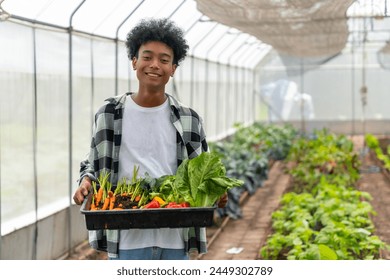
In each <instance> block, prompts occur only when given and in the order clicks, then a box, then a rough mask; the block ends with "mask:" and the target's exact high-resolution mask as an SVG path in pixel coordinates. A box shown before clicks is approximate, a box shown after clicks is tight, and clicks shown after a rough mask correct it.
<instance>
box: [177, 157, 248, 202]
mask: <svg viewBox="0 0 390 280" xmlns="http://www.w3.org/2000/svg"><path fill="white" fill-rule="evenodd" d="M243 184H244V182H243V181H241V180H238V179H235V178H229V177H227V176H226V169H225V166H224V165H223V163H222V161H221V159H220V157H219V155H218V154H217V153H214V152H210V153H209V152H204V153H202V154H200V155H199V156H198V157H196V158H193V159H185V160H184V161H183V162H182V163H181V164H180V166H179V167H178V169H177V171H176V178H175V181H174V184H173V188H174V189H175V192H177V194H178V195H180V196H181V197H183V198H184V200H185V201H187V202H189V203H190V205H191V206H192V207H210V206H213V205H214V204H215V203H216V202H217V200H218V199H219V198H220V197H221V196H222V195H223V194H224V193H226V192H227V191H228V190H229V189H231V188H234V187H240V186H242V185H243Z"/></svg>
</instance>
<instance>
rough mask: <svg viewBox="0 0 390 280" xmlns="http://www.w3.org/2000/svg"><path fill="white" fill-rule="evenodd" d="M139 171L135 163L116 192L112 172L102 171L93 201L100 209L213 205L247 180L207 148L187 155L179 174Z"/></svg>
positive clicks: (179, 168)
mask: <svg viewBox="0 0 390 280" xmlns="http://www.w3.org/2000/svg"><path fill="white" fill-rule="evenodd" d="M138 172H139V167H137V166H134V170H133V177H132V179H131V180H130V181H129V180H127V178H122V179H121V180H120V181H119V182H118V185H117V186H116V188H115V190H114V192H113V191H112V190H111V184H110V182H109V181H108V178H109V174H105V173H102V174H101V176H99V179H98V183H99V189H98V191H96V189H97V187H96V183H95V182H93V189H94V196H93V198H92V199H93V200H92V203H91V204H93V205H95V206H96V210H99V209H101V210H115V209H137V208H142V209H149V208H183V207H211V206H214V205H215V203H216V202H217V200H218V199H219V198H220V197H221V196H222V195H223V194H225V193H226V192H227V191H228V190H229V189H231V188H234V187H239V186H242V185H243V184H244V182H243V181H241V180H238V179H234V178H229V177H227V176H226V170H225V166H224V165H223V164H222V161H221V159H220V157H219V155H218V154H217V153H207V152H205V153H202V154H201V155H199V156H198V157H196V158H193V159H185V160H184V161H183V162H182V164H181V165H180V166H179V167H178V169H177V172H176V174H175V175H164V176H161V177H159V178H152V177H151V176H149V174H147V173H146V174H145V176H144V177H143V178H140V177H139V176H138ZM91 210H92V207H91Z"/></svg>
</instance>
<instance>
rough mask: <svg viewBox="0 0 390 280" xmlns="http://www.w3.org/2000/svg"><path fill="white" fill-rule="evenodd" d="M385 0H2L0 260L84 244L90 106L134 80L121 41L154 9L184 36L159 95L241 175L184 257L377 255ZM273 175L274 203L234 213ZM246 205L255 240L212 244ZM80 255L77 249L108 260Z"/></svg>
mask: <svg viewBox="0 0 390 280" xmlns="http://www.w3.org/2000/svg"><path fill="white" fill-rule="evenodd" d="M389 8H390V1H388V0H339V1H331V0H306V1H297V0H235V1H233V0H207V1H206V0H161V1H153V0H142V1H139V0H132V1H130V0H112V1H104V0H95V1H86V0H34V1H30V0H0V38H1V39H0V42H1V43H0V54H1V59H0V81H1V103H0V108H1V109H0V202H1V207H0V222H1V235H0V258H1V259H2V260H64V259H70V258H71V257H72V256H73V255H74V254H75V253H76V251H77V250H79V249H80V248H86V249H85V251H88V252H90V251H91V250H92V249H91V248H90V247H89V244H88V231H89V228H88V229H87V227H86V219H87V215H85V214H83V213H81V206H80V205H77V204H76V203H75V202H74V200H73V195H74V193H75V191H76V189H77V188H78V187H79V179H80V163H81V162H82V161H83V160H84V159H85V158H86V157H87V156H88V153H89V151H90V145H91V137H92V134H93V124H94V120H95V113H96V111H97V110H98V109H99V108H100V107H101V106H102V105H103V104H104V102H105V100H106V99H107V98H110V97H113V96H119V95H122V94H124V93H128V92H136V91H137V90H138V82H137V76H136V73H135V71H134V70H133V68H132V65H131V60H129V57H128V53H127V50H126V46H125V41H126V37H127V34H128V32H129V31H130V30H131V29H132V28H133V27H134V26H136V24H138V23H139V22H140V21H141V20H143V19H149V18H154V19H169V20H171V21H173V22H174V23H176V24H177V26H179V27H180V28H182V30H183V33H184V36H185V39H186V41H187V44H188V46H189V49H188V53H187V56H186V58H185V59H184V60H183V61H182V63H181V64H180V66H179V67H178V68H177V71H176V72H175V75H174V76H173V77H172V78H170V79H169V81H168V83H167V84H166V87H165V90H166V93H168V94H170V95H171V96H173V97H175V98H176V99H177V100H179V101H180V102H181V103H183V104H186V105H187V106H189V107H191V108H193V110H195V111H196V112H197V113H198V114H199V116H200V117H201V119H202V122H203V127H204V132H205V135H206V137H207V142H208V144H209V145H208V146H209V150H210V151H212V152H215V153H216V154H218V155H219V156H220V158H219V159H220V160H221V162H222V163H223V165H224V166H225V171H226V176H230V177H235V178H237V179H240V180H241V181H242V182H243V184H242V185H241V186H240V187H235V188H231V189H229V192H228V202H227V205H226V206H225V207H224V208H217V209H214V208H213V212H212V219H213V220H212V224H207V228H206V230H207V232H208V234H207V236H209V237H208V253H206V254H204V256H203V255H200V254H199V255H196V256H192V258H194V259H201V258H202V257H203V258H206V259H207V258H213V257H214V258H216V259H232V258H236V259H240V258H241V259H245V258H246V259H248V258H249V259H390V254H389V248H390V247H389V244H390V225H389V222H388V220H386V217H387V218H388V217H389V215H390V179H388V178H390V176H389V175H388V173H389V174H390V171H389V169H390V149H388V148H387V147H388V145H389V144H390V140H389V139H390V138H389V134H390V110H388V109H387V105H386V104H389V102H390V95H389V97H386V96H387V95H386V94H388V89H389V88H390V78H389V77H390V72H389V71H390V12H389V11H388V9H389ZM51 133H52V134H51ZM304 160H307V161H306V162H303V161H304ZM309 161H310V162H309ZM18 162H19V163H18ZM276 168H279V169H280V170H279V173H278V174H279V175H278V176H279V177H278V178H279V179H275V180H274V181H273V180H272V178H273V177H272V176H276V175H275V173H276V171H275V170H276ZM305 168H306V169H305ZM281 170H283V172H282V171H281ZM287 171H288V172H287ZM286 174H288V175H286ZM284 176H289V177H288V178H289V179H288V180H287V179H286V180H284V181H285V186H284V187H285V189H283V190H280V192H278V193H277V195H279V196H278V197H275V198H274V199H273V200H272V201H274V204H273V205H272V206H271V205H269V207H270V209H271V210H272V211H271V210H269V211H268V212H267V211H266V212H264V211H263V212H261V207H260V206H259V207H258V208H256V209H257V210H253V211H260V212H256V213H257V214H253V213H254V212H253V213H252V212H251V211H247V210H245V209H246V208H245V209H244V207H247V206H248V207H249V206H250V202H251V199H252V198H255V196H260V198H257V199H258V200H259V201H263V202H264V204H266V203H271V202H270V201H271V200H270V199H265V193H268V192H271V190H272V189H273V188H274V187H275V188H276V183H275V182H277V181H278V182H281V179H280V178H285V177H284ZM370 176H376V177H370ZM379 177H380V179H381V180H382V181H381V185H380V186H379V187H378V184H379V183H378V184H377V183H376V179H375V178H379ZM305 180H306V181H305ZM378 180H379V179H378ZM379 189H380V191H379ZM346 192H348V194H346ZM274 195H275V194H274ZM263 198H264V200H263ZM343 198H344V200H342V199H343ZM326 199H327V200H326ZM267 205H268V204H267ZM289 207H290V208H289ZM300 207H302V208H300ZM321 207H322V208H321ZM299 208H300V209H299ZM352 208H353V209H352ZM143 211H149V210H146V209H145V210H143ZM270 211H271V212H270ZM386 211H387V212H386ZM247 213H252V214H253V218H252V220H251V223H252V224H259V225H260V224H261V225H263V224H264V227H266V229H263V228H262V230H258V229H257V228H256V227H254V228H253V229H252V230H249V229H247V231H246V232H253V234H254V236H255V237H254V238H251V239H250V238H249V236H248V239H247V240H256V242H254V241H253V242H254V243H253V242H252V243H251V242H249V241H246V243H239V244H234V243H233V241H234V238H232V236H230V239H229V240H230V241H229V242H230V243H229V242H226V241H225V243H221V244H222V245H219V246H214V245H215V244H218V242H223V240H224V239H223V235H222V234H223V233H225V234H226V233H227V232H229V230H221V227H222V226H225V227H226V228H227V227H229V225H230V224H234V223H239V222H244V221H245V220H247V219H246V218H245V217H246V216H245V215H247ZM292 213H295V215H294V214H292ZM255 217H256V218H255ZM260 217H261V218H264V220H263V221H262V222H260V220H256V219H257V218H259V219H260ZM287 221H288V222H287ZM337 226H340V228H339V229H338V230H336V229H335V227H337ZM103 227H104V226H103ZM236 228H237V226H236ZM256 230H257V232H256ZM217 233H221V235H219V236H218V235H217ZM212 234H215V235H212ZM240 234H241V233H240ZM242 234H244V233H242ZM213 236H215V237H214V238H213ZM240 236H241V235H240ZM282 237H283V238H282ZM232 239H233V240H232ZM257 240H258V241H257ZM340 240H341V241H340ZM237 242H238V241H237ZM275 244H279V245H278V246H280V247H278V246H276V245H275ZM342 245H344V246H345V247H342ZM217 248H219V250H221V251H222V252H217V250H218V249H217ZM237 248H238V249H240V250H238V252H234V253H231V252H232V250H229V249H237ZM278 248H279V249H278ZM280 248H282V249H280ZM250 252H252V253H253V255H251V256H246V255H245V253H250ZM80 254H81V253H80ZM89 254H90V255H91V256H87V257H86V256H84V255H83V256H79V258H80V259H82V258H84V259H88V258H90V259H92V258H98V256H99V257H100V258H102V259H104V258H106V257H107V256H106V252H104V251H102V252H100V251H98V252H97V251H95V250H92V253H91V252H90V253H89Z"/></svg>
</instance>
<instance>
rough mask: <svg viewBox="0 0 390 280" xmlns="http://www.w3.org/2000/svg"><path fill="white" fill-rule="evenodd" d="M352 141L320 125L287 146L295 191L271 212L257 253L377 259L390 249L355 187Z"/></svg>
mask: <svg viewBox="0 0 390 280" xmlns="http://www.w3.org/2000/svg"><path fill="white" fill-rule="evenodd" d="M351 144H352V143H351V142H350V140H349V139H347V138H346V137H345V136H336V135H333V134H330V133H329V132H327V131H325V130H323V131H319V132H317V134H316V135H315V137H314V138H312V139H303V138H302V139H299V141H297V142H296V146H293V147H292V149H291V153H290V155H289V157H288V158H289V160H293V161H295V166H294V167H293V168H292V169H291V170H289V172H290V174H291V175H292V178H293V182H294V191H292V192H289V193H286V194H285V195H283V196H282V198H281V205H280V208H279V209H278V210H277V211H275V212H274V213H272V229H273V233H272V234H271V235H270V236H269V237H268V239H267V242H266V244H265V245H264V246H263V247H262V248H261V252H260V253H261V256H262V258H264V259H298V260H304V259H331V260H335V259H343V260H355V259H378V258H379V257H380V250H381V249H385V250H388V249H389V248H388V246H387V245H386V244H385V243H384V242H383V241H381V240H380V239H379V238H378V237H377V236H375V235H374V231H375V228H374V225H373V223H372V221H371V219H370V217H371V215H375V214H376V213H375V211H374V210H373V208H372V206H371V204H370V202H369V201H370V200H371V196H370V194H368V193H366V192H361V191H358V190H356V189H355V188H354V184H355V183H356V181H357V180H358V179H359V173H358V167H359V165H360V162H359V161H358V159H357V157H356V155H355V154H354V153H353V146H352V145H351ZM333 161H334V163H333Z"/></svg>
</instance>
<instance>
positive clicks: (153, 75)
mask: <svg viewBox="0 0 390 280" xmlns="http://www.w3.org/2000/svg"><path fill="white" fill-rule="evenodd" d="M146 75H148V76H150V77H155V78H158V77H161V75H159V74H156V73H146Z"/></svg>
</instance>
